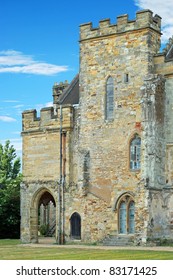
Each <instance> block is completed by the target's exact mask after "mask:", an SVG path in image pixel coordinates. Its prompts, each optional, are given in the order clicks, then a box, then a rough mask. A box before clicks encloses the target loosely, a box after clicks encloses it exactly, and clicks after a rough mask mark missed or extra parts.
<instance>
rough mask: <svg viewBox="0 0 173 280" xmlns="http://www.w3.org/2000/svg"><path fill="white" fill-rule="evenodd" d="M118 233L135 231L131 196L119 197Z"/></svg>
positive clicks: (133, 205) (132, 232)
mask: <svg viewBox="0 0 173 280" xmlns="http://www.w3.org/2000/svg"><path fill="white" fill-rule="evenodd" d="M118 213H119V214H118V220H119V233H120V234H134V232H135V203H134V200H133V199H132V197H130V196H128V195H126V196H124V197H123V198H122V199H121V202H120V204H119V208H118Z"/></svg>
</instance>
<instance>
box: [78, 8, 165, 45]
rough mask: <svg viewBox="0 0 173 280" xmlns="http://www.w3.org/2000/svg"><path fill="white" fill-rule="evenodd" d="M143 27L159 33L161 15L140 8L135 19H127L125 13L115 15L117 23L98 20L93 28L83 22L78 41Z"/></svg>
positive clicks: (108, 20) (90, 24)
mask: <svg viewBox="0 0 173 280" xmlns="http://www.w3.org/2000/svg"><path fill="white" fill-rule="evenodd" d="M143 28H152V29H154V30H155V31H157V32H159V33H160V32H161V17H160V16H158V15H155V16H154V17H153V12H152V11H150V10H142V11H139V12H137V13H136V19H135V20H129V19H128V15H127V14H125V15H121V16H118V17H117V24H110V19H104V20H101V21H99V27H98V28H93V26H92V23H91V22H89V23H85V24H82V25H80V41H83V40H87V39H91V38H96V37H102V36H108V35H112V34H116V33H117V34H119V33H123V32H128V31H134V30H138V29H143Z"/></svg>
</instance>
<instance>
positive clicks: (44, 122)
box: [22, 105, 73, 134]
mask: <svg viewBox="0 0 173 280" xmlns="http://www.w3.org/2000/svg"><path fill="white" fill-rule="evenodd" d="M61 116H62V120H61ZM61 124H62V128H63V129H66V130H69V129H71V128H72V127H73V106H71V105H63V106H62V115H61V110H60V106H58V107H57V110H56V113H55V111H54V108H53V107H47V108H43V109H41V111H40V117H38V116H37V111H36V110H27V111H24V112H23V113H22V134H25V133H32V132H33V133H34V132H44V131H51V130H59V129H60V125H61Z"/></svg>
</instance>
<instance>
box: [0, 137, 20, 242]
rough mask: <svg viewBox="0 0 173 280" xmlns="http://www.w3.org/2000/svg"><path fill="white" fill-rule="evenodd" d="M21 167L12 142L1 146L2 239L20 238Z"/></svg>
mask: <svg viewBox="0 0 173 280" xmlns="http://www.w3.org/2000/svg"><path fill="white" fill-rule="evenodd" d="M20 167H21V163H20V158H18V157H17V155H16V151H15V148H14V147H13V145H11V144H10V141H9V140H7V141H6V143H5V145H4V146H3V145H2V144H0V238H18V237H19V236H20V182H21V180H22V175H21V173H20Z"/></svg>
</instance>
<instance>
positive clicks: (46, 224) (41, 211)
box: [38, 191, 56, 237]
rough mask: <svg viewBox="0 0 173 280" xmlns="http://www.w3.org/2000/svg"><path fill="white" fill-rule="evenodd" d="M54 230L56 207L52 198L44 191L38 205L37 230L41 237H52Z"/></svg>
mask: <svg viewBox="0 0 173 280" xmlns="http://www.w3.org/2000/svg"><path fill="white" fill-rule="evenodd" d="M55 229H56V205H55V200H54V198H53V196H52V195H51V194H50V193H49V192H48V191H45V192H44V193H43V194H42V196H41V197H40V199H39V203H38V230H39V234H40V235H41V236H46V237H53V236H55Z"/></svg>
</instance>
